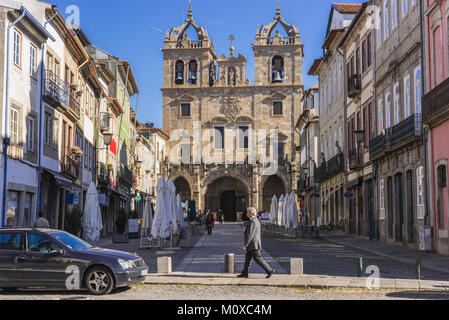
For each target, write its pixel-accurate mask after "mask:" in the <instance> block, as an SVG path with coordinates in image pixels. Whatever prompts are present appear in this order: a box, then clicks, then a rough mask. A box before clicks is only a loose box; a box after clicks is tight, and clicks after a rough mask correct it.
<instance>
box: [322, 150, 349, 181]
mask: <svg viewBox="0 0 449 320" xmlns="http://www.w3.org/2000/svg"><path fill="white" fill-rule="evenodd" d="M343 172H345V161H344V155H343V153H340V154H337V155H336V156H335V157H333V158H332V159H330V160H329V161H327V162H326V163H323V164H321V166H320V167H319V168H317V170H316V171H315V177H316V178H315V181H316V182H317V183H321V182H323V181H324V180H327V179H330V178H332V177H335V176H336V175H338V174H340V173H343Z"/></svg>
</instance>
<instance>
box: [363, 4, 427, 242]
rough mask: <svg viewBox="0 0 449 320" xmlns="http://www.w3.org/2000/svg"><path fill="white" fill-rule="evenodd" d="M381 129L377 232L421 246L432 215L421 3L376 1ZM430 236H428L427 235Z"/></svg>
mask: <svg viewBox="0 0 449 320" xmlns="http://www.w3.org/2000/svg"><path fill="white" fill-rule="evenodd" d="M375 5H376V6H377V7H378V8H380V10H378V13H377V14H376V15H378V20H379V25H378V27H377V29H376V35H375V43H376V45H375V82H374V88H375V93H374V99H375V116H374V118H375V119H376V120H375V121H376V135H375V137H374V138H373V139H372V140H371V141H370V159H371V160H372V161H373V164H374V170H375V172H376V177H377V185H376V189H377V195H376V217H377V220H378V225H377V229H378V230H377V232H376V233H377V238H378V239H380V240H381V241H386V242H395V243H401V244H408V245H410V246H412V247H417V246H418V243H419V242H420V239H421V237H420V235H421V234H422V228H423V227H424V226H425V225H426V224H428V222H429V217H428V212H427V210H426V203H425V192H426V190H425V187H426V186H425V179H424V172H425V170H424V167H425V153H424V145H423V130H422V121H421V120H422V119H421V118H422V116H421V114H422V111H421V110H422V101H421V98H422V80H423V76H422V68H421V57H422V56H421V29H420V6H419V1H415V0H404V1H397V0H389V1H388V0H383V1H381V0H379V1H375ZM423 238H424V237H423Z"/></svg>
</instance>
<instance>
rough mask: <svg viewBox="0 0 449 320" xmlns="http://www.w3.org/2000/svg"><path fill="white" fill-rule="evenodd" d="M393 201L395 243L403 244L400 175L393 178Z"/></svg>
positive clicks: (402, 199) (401, 181) (402, 204)
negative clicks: (394, 208)
mask: <svg viewBox="0 0 449 320" xmlns="http://www.w3.org/2000/svg"><path fill="white" fill-rule="evenodd" d="M395 185H396V187H395V199H396V210H395V211H396V242H403V241H404V237H403V236H404V235H403V230H402V228H403V225H404V191H403V177H402V173H399V174H397V175H396V176H395Z"/></svg>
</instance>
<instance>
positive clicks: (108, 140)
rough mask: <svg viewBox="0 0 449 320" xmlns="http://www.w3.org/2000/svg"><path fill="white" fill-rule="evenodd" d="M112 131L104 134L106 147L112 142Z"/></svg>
mask: <svg viewBox="0 0 449 320" xmlns="http://www.w3.org/2000/svg"><path fill="white" fill-rule="evenodd" d="M112 136H113V134H112V133H104V134H103V142H104V145H105V146H106V147H109V146H110V145H111V143H112Z"/></svg>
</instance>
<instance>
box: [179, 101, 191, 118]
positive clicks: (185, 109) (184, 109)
mask: <svg viewBox="0 0 449 320" xmlns="http://www.w3.org/2000/svg"><path fill="white" fill-rule="evenodd" d="M181 116H182V117H190V103H182V104H181Z"/></svg>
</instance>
